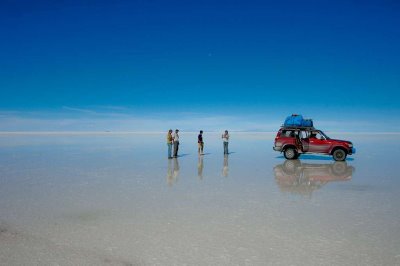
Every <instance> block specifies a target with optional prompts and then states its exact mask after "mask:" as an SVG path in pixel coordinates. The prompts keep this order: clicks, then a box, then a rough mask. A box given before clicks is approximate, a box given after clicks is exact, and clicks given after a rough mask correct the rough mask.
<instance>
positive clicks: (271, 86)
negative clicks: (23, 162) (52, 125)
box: [0, 0, 400, 130]
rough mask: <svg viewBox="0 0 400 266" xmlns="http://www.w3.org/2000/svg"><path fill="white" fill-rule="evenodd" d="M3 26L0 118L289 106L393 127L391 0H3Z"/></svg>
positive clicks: (212, 112) (272, 114) (399, 8)
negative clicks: (372, 121)
mask: <svg viewBox="0 0 400 266" xmlns="http://www.w3.org/2000/svg"><path fill="white" fill-rule="evenodd" d="M0 33H1V37H2V38H1V39H2V41H1V42H0V91H1V95H0V112H1V113H0V114H1V116H0V119H5V118H7V119H9V120H10V119H12V118H21V117H30V118H32V119H33V118H34V119H40V117H43V116H46V114H47V115H49V116H51V115H53V117H55V118H54V119H56V118H71V116H72V117H73V118H74V119H78V118H79V116H81V118H87V119H89V118H90V115H88V114H94V113H98V112H100V113H106V112H107V113H110V114H107V117H110V116H112V114H113V113H118V114H121V113H123V115H126V116H130V115H132V116H135V117H136V118H139V117H149V116H150V117H152V118H154V117H159V118H160V119H163V120H165V119H169V117H174V118H175V117H177V116H182V117H183V116H185V117H187V118H188V119H190V115H188V113H194V114H199V113H200V114H205V116H207V117H210V116H214V117H219V116H222V115H226V114H229V115H230V116H233V117H235V116H236V115H237V116H238V117H241V118H242V120H243V121H246V120H249V119H252V118H254V119H255V122H257V119H259V122H261V121H268V120H271V121H273V120H274V121H275V120H283V119H284V118H285V116H286V115H289V114H291V113H293V112H296V113H304V114H305V115H306V116H309V117H314V118H317V119H321V120H330V121H333V120H334V121H339V120H346V121H350V122H351V123H353V122H357V121H361V122H362V123H364V122H366V124H368V123H367V122H368V121H365V120H368V119H365V116H367V115H371V116H372V118H373V119H376V121H379V122H380V123H381V124H382V125H383V126H384V125H385V123H383V122H385V121H384V119H388V121H387V122H388V123H387V125H388V126H387V128H386V130H398V129H399V127H398V126H397V127H393V125H389V124H393V122H395V123H397V124H399V123H400V119H399V118H398V117H399V116H400V104H399V98H400V49H399V47H400V2H399V1H395V0H381V1H348V0H347V1H324V0H322V1H321V0H315V1H297V0H292V1H248V0H246V1H234V0H230V1H216V0H215V1H144V0H143V1H91V0H89V1H11V0H6V1H1V4H0ZM79 110H81V111H82V112H79ZM105 110H107V111H105ZM91 112H92V113H91ZM55 113H56V114H57V115H54V114H55ZM152 114H153V116H152ZM163 114H164V115H166V117H163ZM184 114H185V115H184ZM242 120H241V121H242ZM389 120H390V121H392V122H391V123H389ZM382 121H383V122H382ZM21 123H22V122H21ZM362 123H361V124H362ZM25 128H27V127H25ZM260 128H262V127H260ZM6 129H7V128H4V126H3V127H2V128H0V130H6ZM11 129H12V127H11ZM32 129H33V130H34V129H35V128H34V126H33V128H32ZM248 129H255V127H252V128H248ZM384 130H385V129H384Z"/></svg>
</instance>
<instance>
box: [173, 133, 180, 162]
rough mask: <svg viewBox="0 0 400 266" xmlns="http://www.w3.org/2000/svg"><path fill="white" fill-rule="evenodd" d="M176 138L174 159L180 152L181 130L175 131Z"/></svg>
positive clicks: (174, 136)
mask: <svg viewBox="0 0 400 266" xmlns="http://www.w3.org/2000/svg"><path fill="white" fill-rule="evenodd" d="M173 138H174V157H175V158H176V157H178V150H179V129H176V130H175V134H174V135H173Z"/></svg>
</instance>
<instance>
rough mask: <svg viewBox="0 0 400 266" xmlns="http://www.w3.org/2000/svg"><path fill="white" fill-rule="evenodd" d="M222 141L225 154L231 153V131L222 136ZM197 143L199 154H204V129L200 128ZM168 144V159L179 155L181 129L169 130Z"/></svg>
mask: <svg viewBox="0 0 400 266" xmlns="http://www.w3.org/2000/svg"><path fill="white" fill-rule="evenodd" d="M221 138H222V143H223V147H224V154H229V151H228V144H229V133H228V130H225V132H224V133H223V134H222V136H221ZM197 145H198V153H199V155H204V141H203V130H200V133H199V135H198V136H197ZM167 146H168V159H172V158H176V157H178V150H179V129H176V130H175V132H174V133H173V130H172V129H170V130H168V133H167Z"/></svg>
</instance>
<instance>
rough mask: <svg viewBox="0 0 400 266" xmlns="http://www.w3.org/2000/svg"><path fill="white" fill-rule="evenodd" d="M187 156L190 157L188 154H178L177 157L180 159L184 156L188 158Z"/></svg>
mask: <svg viewBox="0 0 400 266" xmlns="http://www.w3.org/2000/svg"><path fill="white" fill-rule="evenodd" d="M188 155H190V153H183V154H179V155H178V156H177V157H178V158H180V157H185V156H188Z"/></svg>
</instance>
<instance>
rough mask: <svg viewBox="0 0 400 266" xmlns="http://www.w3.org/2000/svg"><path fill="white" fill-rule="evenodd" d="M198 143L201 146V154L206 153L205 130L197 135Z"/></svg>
mask: <svg viewBox="0 0 400 266" xmlns="http://www.w3.org/2000/svg"><path fill="white" fill-rule="evenodd" d="M197 144H198V146H199V149H198V151H199V154H201V155H202V154H204V153H203V150H204V141H203V130H200V134H199V135H198V136H197Z"/></svg>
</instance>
